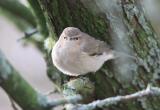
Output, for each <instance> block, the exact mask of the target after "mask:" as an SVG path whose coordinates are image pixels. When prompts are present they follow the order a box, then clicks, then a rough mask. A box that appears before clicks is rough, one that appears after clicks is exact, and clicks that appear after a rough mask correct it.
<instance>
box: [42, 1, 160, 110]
mask: <svg viewBox="0 0 160 110" xmlns="http://www.w3.org/2000/svg"><path fill="white" fill-rule="evenodd" d="M39 3H40V5H41V7H42V9H43V11H44V12H45V16H46V18H48V24H49V27H50V28H51V29H52V31H54V32H55V34H56V37H58V36H59V35H60V33H61V32H62V30H63V29H64V28H65V27H68V26H73V27H78V28H80V29H81V30H82V31H84V32H86V33H88V34H90V35H91V36H93V37H96V38H97V39H100V40H103V41H106V43H108V44H109V45H111V47H113V48H114V49H116V50H118V51H123V52H126V53H128V54H132V55H134V56H136V57H137V58H138V62H135V61H133V60H131V59H128V58H123V59H115V60H113V61H109V62H106V63H105V65H104V66H103V68H102V69H101V70H99V71H98V72H96V74H92V73H90V74H88V75H84V76H83V77H79V78H76V79H74V80H73V79H72V80H70V81H68V83H65V84H64V83H63V82H65V81H64V80H67V79H66V78H67V77H64V75H63V74H61V73H58V74H57V72H53V71H51V70H52V69H53V67H52V66H51V65H52V64H51V58H50V56H49V60H48V62H50V63H48V75H49V77H50V79H51V80H53V82H54V83H56V84H57V85H58V86H59V87H60V88H61V90H62V91H63V93H64V95H66V96H68V95H73V94H81V95H83V97H85V100H84V102H82V103H87V102H89V101H93V100H97V99H104V98H106V97H111V96H115V95H125V94H130V93H133V92H135V91H138V90H141V89H143V88H145V87H146V86H147V84H149V83H150V84H153V85H156V86H158V80H159V74H160V70H159V68H160V62H159V59H160V51H159V46H160V42H159V38H158V37H157V35H156V34H155V32H154V30H153V29H152V26H151V25H150V22H149V21H148V20H147V19H146V17H145V15H144V11H143V10H142V9H143V8H142V6H141V4H140V2H138V1H136V2H135V1H134V0H130V1H128V0H121V1H118V0H102V1H98V0H49V1H47V0H39ZM124 59H125V60H124ZM55 74H56V75H55ZM55 76H58V78H56V77H55ZM62 76H63V78H62ZM72 88H74V89H72ZM86 94H87V95H86ZM86 99H87V100H86ZM158 101H159V97H148V98H143V99H138V100H136V101H132V102H127V103H121V104H118V105H116V106H111V107H110V108H108V109H112V110H123V109H128V110H136V109H138V110H140V109H142V110H143V109H144V110H145V109H147V110H148V109H150V110H152V109H156V110H158V109H159V107H160V104H159V102H158Z"/></svg>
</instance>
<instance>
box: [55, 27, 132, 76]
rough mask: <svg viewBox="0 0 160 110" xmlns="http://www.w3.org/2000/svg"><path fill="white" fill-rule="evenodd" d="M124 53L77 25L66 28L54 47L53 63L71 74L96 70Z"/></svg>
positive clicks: (65, 72)
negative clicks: (111, 47) (113, 48)
mask: <svg viewBox="0 0 160 110" xmlns="http://www.w3.org/2000/svg"><path fill="white" fill-rule="evenodd" d="M123 55H126V54H123V53H120V52H116V51H114V50H112V49H110V48H109V47H108V46H107V45H106V43H105V42H103V41H100V40H96V39H95V38H93V37H91V36H90V35H88V34H86V33H84V32H82V31H81V30H80V29H78V28H75V27H67V28H65V29H64V30H63V32H62V34H61V35H60V37H59V40H58V41H57V42H56V44H55V45H54V47H53V49H52V60H53V64H54V65H55V66H56V67H57V68H58V69H59V70H60V71H61V72H63V73H64V74H66V75H70V76H79V75H84V74H87V73H89V72H96V71H97V70H99V69H100V68H101V66H102V65H103V64H104V62H106V61H107V60H110V59H115V58H117V57H119V56H123ZM126 56H129V55H126ZM129 57H130V56H129ZM131 57H132V56H131Z"/></svg>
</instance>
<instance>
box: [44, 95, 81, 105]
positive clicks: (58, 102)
mask: <svg viewBox="0 0 160 110" xmlns="http://www.w3.org/2000/svg"><path fill="white" fill-rule="evenodd" d="M80 100H82V97H81V96H80V95H76V96H72V97H68V98H64V99H59V100H53V101H50V102H48V104H47V107H49V108H52V107H55V106H58V105H63V104H68V103H72V104H75V103H77V102H78V101H80Z"/></svg>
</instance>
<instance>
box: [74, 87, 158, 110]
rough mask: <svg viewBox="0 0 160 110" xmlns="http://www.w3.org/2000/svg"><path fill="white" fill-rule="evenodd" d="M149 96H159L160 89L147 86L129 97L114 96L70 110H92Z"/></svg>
mask: <svg viewBox="0 0 160 110" xmlns="http://www.w3.org/2000/svg"><path fill="white" fill-rule="evenodd" d="M149 95H153V96H155V95H160V88H158V87H151V86H150V85H148V87H147V88H146V89H145V90H142V91H138V92H136V93H133V94H130V95H125V96H115V97H110V98H106V99H104V100H97V101H93V102H92V103H89V104H82V105H77V106H75V107H73V108H72V110H93V109H95V108H97V107H98V108H103V107H107V106H109V105H113V104H116V103H118V102H123V101H128V100H133V99H137V98H141V97H145V96H149Z"/></svg>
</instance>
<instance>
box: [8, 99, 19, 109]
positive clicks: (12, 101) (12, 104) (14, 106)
mask: <svg viewBox="0 0 160 110" xmlns="http://www.w3.org/2000/svg"><path fill="white" fill-rule="evenodd" d="M8 97H9V100H10V101H11V106H12V108H13V110H18V108H17V107H16V104H15V102H14V100H13V99H12V98H11V97H10V96H8Z"/></svg>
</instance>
